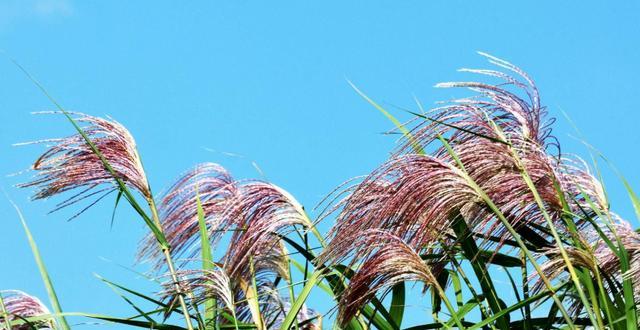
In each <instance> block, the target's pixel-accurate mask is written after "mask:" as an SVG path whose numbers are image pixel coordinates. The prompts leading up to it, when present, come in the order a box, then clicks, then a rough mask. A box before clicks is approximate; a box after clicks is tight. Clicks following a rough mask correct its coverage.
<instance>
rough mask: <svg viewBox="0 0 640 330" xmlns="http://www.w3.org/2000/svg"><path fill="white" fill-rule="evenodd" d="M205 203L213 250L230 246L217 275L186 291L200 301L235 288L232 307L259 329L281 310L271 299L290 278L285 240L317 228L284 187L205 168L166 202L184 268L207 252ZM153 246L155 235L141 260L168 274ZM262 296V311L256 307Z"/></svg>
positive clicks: (162, 207)
mask: <svg viewBox="0 0 640 330" xmlns="http://www.w3.org/2000/svg"><path fill="white" fill-rule="evenodd" d="M198 200H199V201H200V205H201V207H202V213H203V217H204V220H205V223H206V226H207V231H208V235H209V238H210V240H211V242H210V243H211V245H212V246H213V247H214V248H215V247H217V246H218V244H217V243H218V242H219V241H220V240H222V239H223V238H224V237H227V238H228V239H229V244H228V249H227V250H226V251H225V253H224V255H223V256H222V258H221V260H220V263H219V265H220V269H219V270H218V271H217V272H214V273H199V275H198V274H196V273H192V274H190V276H187V278H186V279H185V280H184V281H183V282H185V284H183V285H186V287H187V288H193V289H195V297H194V299H196V300H198V301H203V300H204V299H206V298H207V297H209V293H212V294H214V295H217V296H219V295H221V294H222V290H220V289H221V288H225V290H226V288H230V290H231V291H230V293H231V296H229V292H226V293H225V298H224V301H225V303H226V304H228V303H230V302H231V301H235V302H236V303H235V305H236V306H234V307H235V309H236V310H237V315H238V318H239V319H240V320H251V319H252V320H253V321H254V322H256V323H257V322H259V319H260V318H261V316H260V315H267V314H270V313H267V312H269V310H270V309H272V308H273V306H276V305H278V304H275V305H274V303H273V302H271V301H270V300H264V299H265V298H264V297H269V296H272V294H270V293H269V292H271V291H273V290H275V287H274V285H273V282H274V281H275V280H276V278H284V279H288V278H289V273H288V263H287V254H288V253H287V251H286V249H285V247H284V245H283V243H282V241H281V239H280V236H279V235H286V234H287V233H288V232H289V231H292V230H294V227H295V226H298V225H299V226H303V227H309V226H310V225H311V224H310V221H309V219H308V218H307V216H306V214H305V212H304V210H303V208H302V206H301V205H300V204H299V203H298V202H297V201H296V200H295V199H294V198H293V197H292V196H291V195H290V194H289V193H288V192H286V191H285V190H283V189H282V188H280V187H278V186H276V185H274V184H271V183H268V182H263V181H258V180H234V179H233V178H232V176H231V175H230V174H229V173H228V172H227V171H226V170H225V169H224V168H223V167H221V166H220V165H217V164H211V163H207V164H201V165H198V166H196V167H195V168H194V169H192V170H190V171H188V172H186V173H184V174H183V175H182V176H181V177H180V178H179V179H178V180H177V181H176V183H175V184H173V185H172V186H171V187H170V188H169V189H168V190H167V191H166V192H165V193H164V194H163V196H162V198H161V199H160V202H159V203H158V209H159V213H160V221H161V224H162V227H163V230H164V233H165V235H166V237H167V239H168V241H169V243H170V244H171V247H172V250H171V253H172V255H174V256H176V257H182V258H184V262H183V265H186V264H187V263H188V262H189V260H193V257H195V256H196V253H197V251H199V250H198V249H199V247H200V242H199V237H200V227H199V226H200V225H199V219H198ZM153 244H154V241H153V237H151V236H149V237H147V238H146V239H145V240H144V241H143V242H142V244H141V248H140V253H139V258H140V259H147V258H148V259H151V260H153V261H154V263H155V265H156V268H157V269H161V267H162V259H161V255H160V254H159V253H158V252H157V249H155V247H154V245H153ZM215 274H217V275H216V276H213V275H215ZM221 274H224V276H222V275H221ZM227 282H228V283H227ZM207 288H209V289H214V288H215V290H213V291H210V290H207ZM256 290H257V292H256ZM169 292H171V291H170V290H169ZM258 297H260V298H259V299H258V300H259V301H260V304H259V305H260V311H258V310H255V306H252V305H251V304H250V303H249V300H251V299H257V298H258ZM231 298H232V299H231ZM258 314H260V315H258ZM266 323H267V322H266V321H265V324H266Z"/></svg>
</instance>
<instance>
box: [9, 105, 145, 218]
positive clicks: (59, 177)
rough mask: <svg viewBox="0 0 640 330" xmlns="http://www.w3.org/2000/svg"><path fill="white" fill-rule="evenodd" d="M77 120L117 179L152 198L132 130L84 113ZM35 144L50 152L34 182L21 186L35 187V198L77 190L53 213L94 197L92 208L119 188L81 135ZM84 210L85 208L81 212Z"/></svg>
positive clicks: (35, 167)
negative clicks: (45, 147)
mask: <svg viewBox="0 0 640 330" xmlns="http://www.w3.org/2000/svg"><path fill="white" fill-rule="evenodd" d="M75 120H76V121H77V122H78V123H80V124H85V126H84V127H83V128H82V129H83V130H84V132H85V134H86V135H87V136H88V137H89V139H90V140H91V141H92V142H93V143H94V144H95V146H96V147H97V149H98V150H99V151H100V152H101V153H102V155H103V156H104V157H105V158H106V160H107V161H108V162H109V163H110V164H111V166H112V168H113V170H114V171H115V172H116V174H117V176H118V177H119V178H120V179H121V180H122V181H124V183H125V184H126V185H128V186H129V187H131V188H133V189H135V190H137V191H138V192H140V193H141V194H142V195H143V196H145V197H147V198H150V196H151V193H150V192H149V188H148V184H147V179H146V176H145V173H144V170H143V168H142V164H141V162H140V158H139V156H138V152H137V150H136V143H135V141H134V139H133V137H132V136H131V134H130V133H129V131H127V129H126V128H125V127H124V126H122V125H121V124H120V123H118V122H116V121H114V120H106V119H102V118H97V117H92V116H88V115H85V114H80V113H77V114H75ZM33 143H38V144H44V145H47V147H48V149H47V151H46V152H45V153H44V154H42V155H41V156H40V157H39V158H38V159H37V160H36V161H35V163H34V164H33V166H32V169H33V170H34V171H35V172H36V174H35V177H34V179H33V180H32V181H30V182H27V183H23V184H20V185H18V186H19V187H22V188H27V187H35V188H36V192H35V194H34V195H33V199H45V198H49V197H51V196H54V195H58V194H61V193H64V192H66V191H71V190H76V189H77V191H78V192H77V193H76V194H75V195H73V196H72V197H70V198H68V199H66V200H65V201H63V202H61V203H59V204H58V205H57V206H56V208H55V209H54V211H55V210H58V209H61V208H63V207H66V206H69V205H71V204H74V203H77V202H79V201H81V200H84V199H86V198H90V197H93V198H95V200H94V201H93V202H92V203H91V204H90V205H89V206H91V205H93V204H95V203H96V202H98V201H99V200H100V199H102V198H103V197H105V196H106V195H107V194H109V193H111V192H113V191H115V190H117V189H118V187H117V185H116V183H115V180H114V178H113V177H112V175H111V174H110V173H109V171H108V170H107V169H106V168H105V167H104V166H103V164H102V162H101V160H100V159H99V157H98V156H97V155H96V154H95V153H94V152H93V151H92V150H91V147H90V146H89V145H88V144H87V142H86V141H85V139H84V138H83V137H82V136H81V135H80V134H75V135H72V136H69V137H65V138H57V139H48V140H41V141H36V142H31V143H29V144H33ZM87 208H88V207H87ZM84 210H86V208H85V209H83V210H82V211H84ZM82 211H81V212H82ZM81 212H80V213H81Z"/></svg>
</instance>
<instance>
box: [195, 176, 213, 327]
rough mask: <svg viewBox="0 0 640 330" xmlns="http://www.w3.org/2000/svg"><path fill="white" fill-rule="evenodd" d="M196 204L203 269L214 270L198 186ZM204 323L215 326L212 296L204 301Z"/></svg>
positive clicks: (206, 325)
mask: <svg viewBox="0 0 640 330" xmlns="http://www.w3.org/2000/svg"><path fill="white" fill-rule="evenodd" d="M196 204H197V208H198V226H199V229H200V252H201V257H202V270H203V271H208V270H213V267H214V261H213V254H212V252H211V243H210V242H209V232H208V231H207V222H206V219H205V215H204V209H203V208H202V201H201V200H200V193H199V192H198V191H197V188H196ZM204 311H205V312H204V315H205V316H204V319H205V320H204V323H205V328H206V329H210V328H215V322H216V299H215V298H213V297H211V298H208V299H207V300H206V301H205V302H204Z"/></svg>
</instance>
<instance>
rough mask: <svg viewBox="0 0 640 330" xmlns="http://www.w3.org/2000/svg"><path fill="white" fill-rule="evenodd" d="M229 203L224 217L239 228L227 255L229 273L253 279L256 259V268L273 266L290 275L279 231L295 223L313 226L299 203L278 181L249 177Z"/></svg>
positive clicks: (270, 267) (226, 261)
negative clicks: (250, 179)
mask: <svg viewBox="0 0 640 330" xmlns="http://www.w3.org/2000/svg"><path fill="white" fill-rule="evenodd" d="M229 205H230V206H229V208H228V209H227V211H226V212H225V213H224V215H223V218H226V219H229V220H230V221H232V223H233V224H234V225H235V226H236V228H237V229H239V230H236V231H235V232H234V233H233V236H232V237H231V242H230V244H229V250H228V251H227V254H226V256H225V268H226V269H227V271H228V272H229V274H230V275H231V276H232V277H235V276H240V277H241V278H245V279H250V278H251V271H250V267H249V266H250V264H251V263H253V264H254V267H255V268H256V269H274V270H276V272H277V273H279V274H280V275H281V276H283V277H284V278H287V275H286V274H287V272H286V271H285V269H286V268H285V267H286V257H285V254H286V252H285V251H284V246H283V244H282V242H281V240H280V238H279V237H278V236H277V234H284V233H285V232H284V230H285V229H286V228H290V229H291V228H293V227H294V226H295V225H300V226H305V227H309V226H311V223H310V221H309V220H308V218H307V216H306V214H305V212H304V210H303V208H302V206H301V205H300V203H298V201H296V200H295V199H294V198H293V196H291V195H290V194H289V193H288V192H286V191H285V190H283V189H282V188H280V187H278V186H276V185H273V184H271V183H266V182H261V181H248V182H244V183H242V185H241V187H240V188H239V193H238V194H237V195H236V196H235V198H233V199H232V200H230V204H229ZM262 264H264V265H262Z"/></svg>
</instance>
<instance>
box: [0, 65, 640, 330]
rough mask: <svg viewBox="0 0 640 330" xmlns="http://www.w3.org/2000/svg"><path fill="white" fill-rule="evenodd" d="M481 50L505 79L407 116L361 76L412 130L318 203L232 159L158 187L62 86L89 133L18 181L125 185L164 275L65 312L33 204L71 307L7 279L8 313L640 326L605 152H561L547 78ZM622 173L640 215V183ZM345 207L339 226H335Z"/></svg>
mask: <svg viewBox="0 0 640 330" xmlns="http://www.w3.org/2000/svg"><path fill="white" fill-rule="evenodd" d="M481 55H482V56H484V57H485V58H486V59H487V60H488V62H489V63H490V64H492V65H493V68H492V69H462V70H461V71H463V72H465V73H467V74H472V75H478V76H482V77H485V78H486V80H491V81H494V82H495V83H486V82H476V81H461V82H450V83H442V84H438V85H437V86H436V87H438V88H459V89H465V90H467V91H468V92H469V94H470V95H469V96H467V97H464V98H460V99H454V100H449V101H446V102H442V103H439V104H438V106H437V107H435V108H432V109H424V108H423V107H422V105H421V104H420V103H419V102H417V104H416V110H405V112H406V113H407V114H408V115H410V116H411V118H410V119H409V120H407V121H405V122H403V121H400V120H398V119H396V118H395V117H394V116H393V115H392V114H391V113H390V112H389V111H388V110H386V109H385V108H383V107H382V106H380V105H379V104H377V103H376V102H374V101H373V100H372V99H370V98H369V97H368V96H367V95H365V94H364V93H363V92H362V91H360V90H359V89H357V88H356V87H355V86H353V87H354V89H355V91H356V92H357V93H359V94H360V95H361V96H362V97H363V98H364V99H365V100H366V101H367V102H369V103H370V104H371V105H372V106H373V107H374V108H376V109H377V110H379V111H380V112H381V113H382V114H383V115H385V116H386V117H387V118H389V119H390V120H391V122H392V123H393V124H394V128H393V132H395V133H398V134H399V135H400V136H401V138H400V140H399V143H398V145H397V147H396V148H395V149H394V150H392V153H391V156H390V157H389V159H388V160H387V161H385V162H384V163H383V164H381V165H380V166H379V167H378V168H377V169H375V170H374V171H372V172H371V173H369V174H368V175H365V176H363V177H361V178H356V179H352V180H349V181H347V182H346V183H344V184H342V185H340V186H338V187H337V188H336V189H335V190H334V191H333V192H331V193H329V194H328V195H327V197H326V199H325V200H323V201H321V202H320V203H319V207H318V210H319V211H318V212H317V213H318V215H317V216H316V217H315V218H312V217H310V215H309V214H308V213H307V211H306V209H305V208H304V207H303V206H302V205H301V204H300V203H299V202H298V201H297V200H296V199H295V198H294V197H293V196H292V195H291V194H290V193H288V192H287V191H286V190H285V189H283V188H282V187H279V186H277V185H275V184H273V183H271V182H265V181H262V180H255V179H238V178H235V177H233V176H232V175H231V174H230V173H229V171H227V170H226V169H225V168H224V167H222V166H221V165H219V164H215V163H204V164H198V165H196V166H194V167H193V168H192V169H189V170H187V171H186V172H184V173H183V174H181V175H180V176H178V178H177V179H176V180H175V183H174V184H173V185H171V186H170V187H169V188H167V189H165V190H164V191H163V192H162V193H160V194H157V195H156V194H154V193H153V192H152V189H151V186H150V184H149V180H148V179H147V174H146V173H145V170H144V167H143V165H142V164H143V163H142V158H141V156H140V155H139V154H138V151H137V147H136V142H135V140H134V138H133V136H132V134H131V133H130V132H129V131H128V130H127V129H126V128H125V127H124V126H123V125H121V124H120V123H118V122H116V121H115V120H113V119H111V118H97V117H93V116H89V115H85V114H81V113H71V112H68V111H66V110H65V109H64V108H63V107H62V106H60V105H59V104H58V103H57V102H55V100H54V99H53V98H50V99H51V101H52V102H53V103H54V104H55V105H56V106H57V108H58V109H57V111H55V112H52V113H50V114H52V115H59V116H64V117H66V118H67V120H68V121H69V123H70V124H71V125H72V126H73V127H74V128H75V130H76V132H75V134H73V135H71V136H68V137H64V138H58V139H49V140H44V141H36V142H34V143H35V144H40V145H44V147H45V152H44V153H43V154H42V155H41V156H40V157H38V158H37V160H36V161H35V162H34V163H33V166H32V170H33V171H32V172H33V173H34V175H33V177H32V178H31V179H30V180H29V181H27V182H25V183H22V184H19V185H18V187H21V188H28V189H32V190H34V191H35V192H34V195H33V199H34V200H37V199H45V198H51V197H57V196H58V195H60V196H65V197H62V199H61V201H60V202H59V203H58V204H57V206H56V208H55V209H54V210H53V211H56V210H59V209H63V208H70V207H74V208H76V210H77V211H76V213H75V215H74V216H73V217H81V216H82V213H83V212H84V211H85V210H87V209H88V208H89V207H91V206H93V205H95V204H96V203H98V202H100V201H101V200H103V199H105V198H107V197H109V196H112V197H113V198H115V203H116V207H118V205H119V204H120V203H122V202H126V203H127V204H129V205H130V206H131V207H133V209H134V210H135V211H136V214H137V215H138V216H139V218H140V221H142V223H144V224H145V225H146V226H147V227H148V228H149V234H148V236H147V237H144V238H141V244H140V247H139V248H138V260H139V261H140V262H143V261H148V262H150V263H151V264H152V270H151V273H152V274H150V275H151V276H153V277H155V278H159V279H162V285H161V286H160V287H159V288H158V290H157V291H156V292H153V293H143V292H139V290H136V289H134V288H130V287H128V286H126V285H123V284H118V283H114V282H112V281H109V280H107V279H104V278H99V279H100V280H101V281H103V282H104V283H105V284H106V285H108V286H110V287H112V288H114V289H115V290H116V291H117V292H120V295H121V297H122V298H123V299H124V301H125V302H126V303H128V304H129V305H130V306H131V307H132V308H133V309H134V311H135V313H134V314H133V315H127V316H118V317H116V316H108V315H98V314H90V313H79V312H65V311H62V309H61V307H60V304H59V302H58V299H57V297H56V293H55V290H54V288H53V284H52V282H51V280H50V278H49V276H48V273H47V270H46V267H45V266H44V262H43V261H42V259H41V258H40V255H39V252H38V249H37V245H36V243H35V240H34V239H33V237H32V235H31V233H30V232H29V229H28V227H27V223H26V221H25V220H24V219H23V218H22V216H21V219H22V221H23V225H24V228H25V230H26V233H27V237H28V239H29V241H30V243H31V246H32V249H33V252H34V256H35V258H36V261H37V263H38V265H39V269H40V272H41V274H42V277H43V279H44V283H45V285H46V287H47V289H48V292H49V298H50V303H51V306H52V308H53V312H51V311H50V310H49V309H48V308H47V307H46V306H45V304H43V303H42V302H41V301H40V300H38V299H37V298H35V297H32V296H30V295H28V294H26V293H23V292H21V291H2V292H0V307H1V310H0V312H1V314H0V315H1V316H0V325H2V326H3V327H4V328H7V329H45V328H49V329H69V328H70V326H69V323H68V322H67V321H66V318H67V317H69V316H74V317H84V318H90V319H98V320H103V321H106V322H112V323H117V324H120V325H122V326H131V327H142V328H151V329H189V330H191V329H201V330H208V329H258V330H262V329H296V330H298V329H320V328H339V329H353V330H361V329H369V328H373V329H381V330H395V329H411V330H418V329H449V328H452V329H453V328H455V329H500V330H506V329H523V330H531V329H587V328H588V329H616V330H618V329H619V330H622V329H637V328H638V305H637V301H639V300H638V299H639V298H640V297H639V295H640V234H639V233H638V232H637V231H636V230H635V229H633V227H632V226H631V224H630V223H629V222H627V221H626V220H624V219H622V218H621V217H620V216H618V215H617V214H616V213H615V212H614V210H613V209H612V202H611V201H610V200H609V199H608V195H607V194H606V191H605V189H604V186H603V183H602V179H601V175H600V169H599V168H598V167H597V164H598V163H597V162H595V161H594V163H593V165H591V166H589V165H588V164H587V163H586V162H585V161H583V160H581V159H580V158H577V157H576V156H571V155H570V154H565V153H563V152H561V148H560V142H559V140H558V139H557V138H556V137H555V136H554V135H553V133H552V125H553V122H554V119H553V118H551V117H550V116H549V114H548V113H547V110H546V108H545V107H544V106H543V105H542V103H541V98H540V95H539V93H538V90H537V88H536V86H535V84H534V82H533V80H532V79H531V78H530V77H529V76H528V75H527V74H526V73H525V72H524V71H522V70H521V69H520V68H518V67H516V66H514V65H513V64H511V63H509V62H506V61H504V60H501V59H499V58H496V57H493V56H491V55H488V54H484V53H481ZM29 77H30V76H29ZM32 80H33V81H34V83H35V84H36V85H37V86H38V87H40V88H41V89H42V90H43V92H45V94H46V91H45V90H44V88H42V86H41V85H40V84H38V82H37V81H36V80H35V79H33V78H32ZM47 96H48V94H47ZM591 152H592V154H593V155H594V159H600V158H602V156H601V155H599V154H598V153H597V151H595V150H591ZM620 177H621V179H622V181H623V183H624V185H625V187H626V188H627V191H628V194H629V196H630V200H631V202H632V204H633V207H634V209H635V210H636V215H637V216H638V217H639V218H640V198H638V196H637V195H636V194H635V193H634V191H633V190H632V188H631V186H630V185H629V184H628V182H627V181H626V180H625V179H624V178H623V177H622V176H620ZM16 209H17V208H16ZM18 212H19V210H18ZM330 221H332V223H331V229H330V230H329V232H327V233H321V232H320V231H319V230H318V229H317V227H318V224H319V223H320V222H330ZM217 255H220V256H221V257H214V256H217ZM505 276H506V277H507V278H508V283H509V285H507V286H505V285H503V284H499V283H498V282H499V278H500V277H502V278H504V277H505ZM411 288H414V289H411ZM314 290H316V291H321V292H324V293H326V294H327V295H328V296H329V297H330V299H331V301H332V302H333V304H334V307H333V308H331V309H330V310H329V312H328V313H324V314H321V313H319V312H318V311H317V310H316V309H314V307H316V308H317V307H318V306H314V305H315V304H314V301H313V300H312V299H310V298H309V297H310V294H311V293H312V291H314ZM408 295H416V296H417V297H410V298H411V299H412V300H417V301H421V302H422V303H423V307H424V308H425V309H426V310H428V312H426V313H425V314H424V315H423V316H421V317H418V319H423V320H424V322H421V324H419V325H411V326H406V323H407V322H406V319H407V315H405V314H406V313H407V310H408V308H407V296H408ZM512 296H515V297H516V299H512V298H507V297H512ZM140 302H144V303H145V305H146V306H148V305H151V306H153V308H151V309H149V308H146V309H143V308H142V307H140V306H139V305H140ZM320 307H321V306H320ZM413 318H414V319H415V316H414V317H413ZM403 321H404V322H403Z"/></svg>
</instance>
